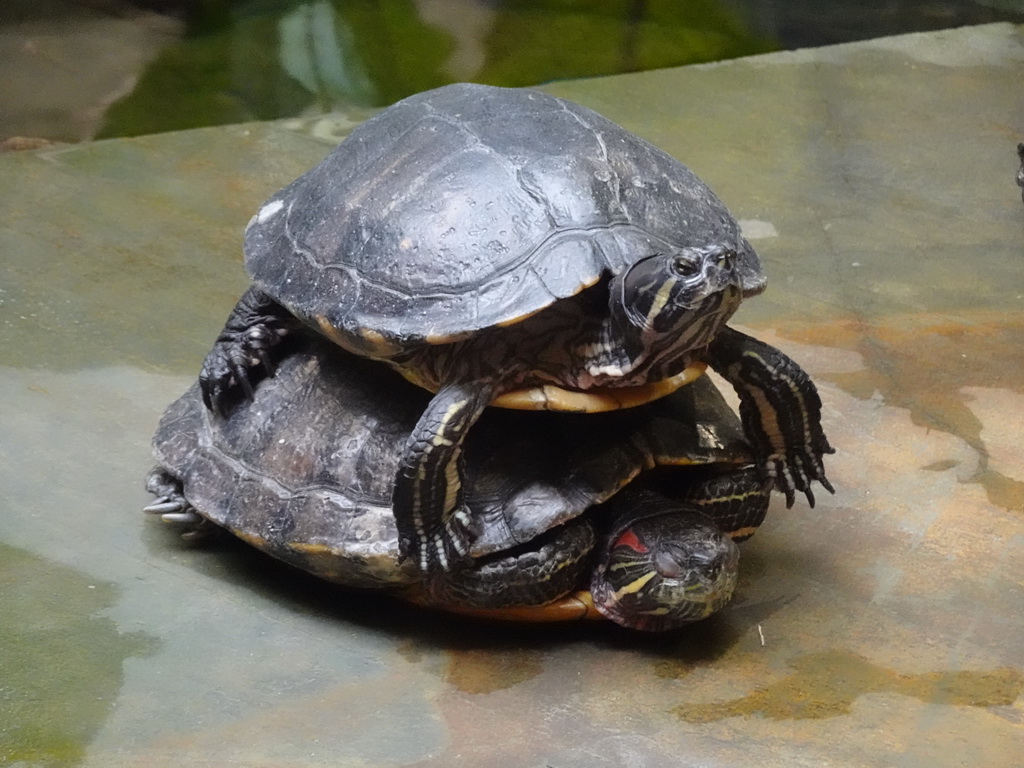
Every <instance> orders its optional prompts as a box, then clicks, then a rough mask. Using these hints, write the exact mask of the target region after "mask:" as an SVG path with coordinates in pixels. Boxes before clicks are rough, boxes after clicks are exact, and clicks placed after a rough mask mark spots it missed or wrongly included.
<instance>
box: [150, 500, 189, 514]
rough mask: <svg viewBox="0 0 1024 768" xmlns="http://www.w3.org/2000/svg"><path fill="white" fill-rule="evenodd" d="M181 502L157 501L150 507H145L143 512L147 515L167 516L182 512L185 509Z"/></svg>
mask: <svg viewBox="0 0 1024 768" xmlns="http://www.w3.org/2000/svg"><path fill="white" fill-rule="evenodd" d="M183 501H184V499H182V500H181V501H171V500H169V499H166V498H164V499H157V500H156V501H154V502H153V503H152V504H150V505H149V506H148V507H143V508H142V511H143V512H145V513H146V514H147V515H166V514H168V513H170V512H180V511H181V510H182V508H183V506H182V502H183Z"/></svg>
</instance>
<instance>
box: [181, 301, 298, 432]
mask: <svg viewBox="0 0 1024 768" xmlns="http://www.w3.org/2000/svg"><path fill="white" fill-rule="evenodd" d="M295 322H296V321H295V319H294V318H293V317H292V315H291V314H290V313H289V312H288V311H287V310H286V309H285V308H284V307H282V306H281V305H280V304H278V303H277V302H275V301H274V300H273V299H271V298H270V297H269V296H267V295H266V294H265V293H263V292H261V291H259V290H258V289H257V288H255V287H253V288H249V290H248V291H246V292H245V293H244V294H242V298H241V299H239V300H238V304H237V305H235V308H234V309H233V310H232V311H231V314H230V315H229V316H228V320H227V322H226V323H225V325H224V330H223V331H221V333H220V335H219V336H218V337H217V341H216V342H214V345H213V349H211V350H210V352H209V354H207V356H206V359H205V360H204V361H203V367H202V370H201V371H200V373H199V388H200V390H201V391H202V393H203V402H204V403H205V404H206V407H207V408H208V409H209V410H211V411H214V412H215V413H218V414H220V415H222V416H223V415H224V414H225V413H226V412H227V410H228V404H229V402H230V401H231V398H232V397H233V396H235V397H237V396H238V395H239V394H244V396H245V397H248V398H250V399H251V398H252V395H253V383H254V381H255V379H256V378H257V376H256V372H257V371H258V373H259V375H264V376H270V375H272V374H273V372H274V363H273V360H272V358H271V355H270V350H271V348H272V347H274V346H275V345H276V344H277V343H278V342H279V341H280V340H281V339H282V338H283V337H284V336H285V335H286V334H287V333H288V331H289V330H290V329H291V327H293V326H294V324H295ZM239 389H240V390H241V393H239V392H238V390H239Z"/></svg>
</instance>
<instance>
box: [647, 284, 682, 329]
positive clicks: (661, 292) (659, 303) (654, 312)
mask: <svg viewBox="0 0 1024 768" xmlns="http://www.w3.org/2000/svg"><path fill="white" fill-rule="evenodd" d="M676 282H677V281H676V279H675V278H672V279H670V280H666V281H665V282H664V283H662V284H661V287H660V288H659V289H658V294H657V295H656V296H655V297H654V302H653V303H652V304H651V311H650V312H648V313H647V317H646V318H645V319H646V320H647V327H648V328H650V327H651V326H653V325H654V318H656V317H657V316H658V315H660V314H661V310H663V309H664V308H665V305H666V304H667V303H668V299H669V296H671V295H672V289H673V288H675V285H676Z"/></svg>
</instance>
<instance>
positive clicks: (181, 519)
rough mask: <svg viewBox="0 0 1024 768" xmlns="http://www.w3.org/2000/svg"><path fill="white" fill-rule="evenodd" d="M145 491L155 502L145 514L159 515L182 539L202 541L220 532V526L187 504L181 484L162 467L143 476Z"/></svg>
mask: <svg viewBox="0 0 1024 768" xmlns="http://www.w3.org/2000/svg"><path fill="white" fill-rule="evenodd" d="M146 490H147V491H149V492H150V493H152V494H153V495H154V496H156V499H155V500H154V501H153V503H151V504H149V505H148V506H146V507H143V509H142V511H143V512H145V513H146V514H147V515H159V516H160V520H161V521H162V522H165V523H168V524H170V525H173V526H176V527H178V528H180V529H181V538H183V539H185V540H186V541H189V542H198V541H204V540H206V539H209V538H211V537H212V536H214V535H216V534H217V533H218V532H219V531H220V528H219V526H217V525H216V524H214V523H212V522H210V521H209V520H207V519H206V518H205V517H203V516H202V515H200V514H199V513H198V512H197V511H196V510H195V508H194V507H193V506H192V505H191V504H189V503H188V500H187V499H186V498H185V495H184V493H183V492H182V486H181V481H180V480H179V479H178V478H176V477H175V476H174V475H172V474H171V473H170V472H168V471H167V470H166V469H164V468H163V467H154V468H153V470H152V471H151V472H150V473H149V475H148V476H147V477H146Z"/></svg>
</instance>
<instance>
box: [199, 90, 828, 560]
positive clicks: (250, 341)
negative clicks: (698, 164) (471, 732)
mask: <svg viewBox="0 0 1024 768" xmlns="http://www.w3.org/2000/svg"><path fill="white" fill-rule="evenodd" d="M245 261H246V267H247V268H248V270H249V272H250V274H251V275H252V278H253V285H252V287H251V288H250V289H249V290H248V291H247V292H246V293H245V294H244V295H243V296H242V298H241V299H240V301H239V303H238V305H237V306H236V307H235V309H234V310H233V312H232V313H231V315H230V317H229V318H228V321H227V323H226V326H225V329H224V331H223V332H222V333H221V335H220V337H219V338H218V340H217V342H216V344H215V346H214V348H213V350H212V351H211V352H210V354H209V355H208V356H207V359H206V361H205V363H204V365H203V370H202V373H201V374H200V383H201V387H202V390H203V394H204V399H205V401H206V403H207V405H208V407H210V408H211V409H214V410H220V411H224V410H225V409H226V408H228V407H230V399H231V397H232V396H237V392H235V390H236V389H237V388H241V390H242V393H243V394H249V395H251V392H252V383H251V381H250V376H251V372H250V369H251V368H252V367H253V366H259V365H262V367H263V368H264V369H266V370H267V371H270V370H272V361H271V357H270V354H269V349H270V348H271V347H272V346H273V344H274V343H275V342H276V340H277V339H278V338H279V337H280V336H281V335H283V334H284V333H285V332H287V330H288V329H289V328H291V327H293V326H294V325H295V323H296V320H298V321H301V322H303V323H305V324H307V325H310V326H312V327H314V328H317V329H319V330H320V331H321V332H322V333H324V334H325V335H326V336H328V337H329V338H331V339H333V340H334V341H335V342H336V343H338V344H339V345H341V346H342V347H344V348H345V349H347V350H349V351H351V352H354V353H356V354H359V355H363V356H367V357H371V358H375V359H379V360H383V361H385V362H387V363H389V364H390V365H392V366H393V367H395V368H397V369H398V370H399V371H401V372H402V374H403V375H404V376H406V378H408V379H410V380H411V381H413V382H415V383H417V384H419V385H421V386H423V387H425V388H427V389H429V390H432V391H434V392H436V393H437V394H436V395H435V397H434V398H433V399H432V400H431V401H430V403H429V405H428V406H427V408H426V410H425V412H424V413H423V415H422V417H421V418H420V420H419V423H418V424H417V426H416V429H414V430H413V432H412V435H411V436H410V438H409V441H408V444H407V447H406V451H405V456H404V459H403V461H402V462H401V468H400V469H399V471H398V473H397V477H396V481H395V491H394V500H393V501H394V510H395V517H396V521H397V523H398V526H399V531H400V535H401V540H402V549H403V553H404V554H406V555H411V556H414V557H415V559H416V560H417V562H418V563H419V565H420V567H421V568H422V569H423V570H424V571H429V570H437V569H440V570H445V569H447V568H448V567H449V565H450V564H451V563H452V562H453V561H454V560H456V559H458V558H460V557H463V556H464V555H465V553H466V551H467V550H468V547H469V543H470V542H469V541H468V536H469V535H468V533H467V527H466V526H467V523H468V516H467V514H466V510H465V508H464V505H463V501H462V489H461V469H460V453H461V449H462V444H463V440H464V438H465V436H466V433H467V431H468V429H469V428H470V427H471V425H472V424H473V423H474V422H475V421H476V419H477V418H478V417H479V415H480V413H481V412H482V410H483V409H484V408H485V407H486V406H487V405H488V404H490V403H492V402H495V401H499V402H502V398H503V396H507V395H508V394H509V393H516V392H523V391H529V392H537V391H540V388H541V387H544V386H545V385H555V388H554V389H553V390H552V389H551V388H548V389H546V390H544V392H545V394H544V395H542V396H541V397H539V398H536V399H539V400H540V401H541V403H542V404H541V406H540V407H548V408H555V409H559V408H563V409H564V408H571V409H580V410H596V409H600V408H606V407H608V403H609V400H610V401H611V402H612V403H613V404H615V403H618V404H633V403H636V402H641V401H643V399H644V398H650V397H655V396H658V395H660V394H663V393H664V392H665V391H666V385H665V382H666V381H669V382H674V383H675V384H677V383H679V382H681V381H684V380H686V379H687V378H688V377H691V376H692V375H693V374H694V372H698V373H699V371H700V370H702V366H703V365H704V364H705V363H708V364H710V365H712V367H714V368H715V369H716V370H718V371H719V372H720V373H722V375H723V376H725V378H726V379H728V380H729V381H730V383H732V384H733V386H734V387H735V388H736V389H737V391H738V392H739V394H740V397H741V416H742V418H743V423H744V428H745V431H746V433H747V437H748V440H749V441H750V442H751V444H752V447H753V449H754V451H755V455H756V456H757V458H758V459H759V462H760V464H761V466H762V469H763V472H764V474H765V476H766V478H772V479H773V480H774V481H775V484H776V487H777V488H779V489H780V490H782V491H784V492H785V493H786V495H787V498H788V500H789V501H790V503H792V499H793V494H794V491H795V490H798V491H803V492H805V493H807V496H808V498H809V499H810V500H811V501H812V503H813V497H812V496H811V493H810V483H811V482H812V481H814V480H818V481H819V482H821V483H822V484H823V485H824V486H825V487H826V488H830V486H829V485H828V481H827V480H826V479H825V474H824V469H823V466H822V462H821V458H822V454H823V453H825V452H830V451H831V448H830V447H829V445H828V441H827V440H826V438H825V435H824V433H823V432H822V430H821V425H820V400H819V399H818V396H817V392H816V390H815V388H814V385H813V384H812V383H811V382H810V380H809V379H808V378H807V376H806V374H804V372H803V371H802V370H801V369H800V368H799V366H797V365H796V363H794V362H793V361H792V360H790V359H789V358H787V357H785V356H784V355H782V353H781V352H778V350H774V349H772V348H771V347H769V346H767V345H765V344H762V343H761V342H758V341H756V340H754V339H751V338H750V337H747V336H744V335H743V334H740V333H738V332H736V331H733V330H731V329H728V328H726V326H725V323H726V321H727V320H728V318H729V317H730V316H731V315H732V313H733V312H734V311H735V310H736V308H737V306H738V305H739V302H740V300H741V299H742V298H743V297H746V296H750V295H754V294H757V293H759V292H760V291H762V290H763V289H764V286H765V277H764V274H763V272H762V270H761V266H760V262H759V260H758V257H757V254H756V253H755V252H754V250H753V248H752V247H751V246H750V244H749V243H748V242H747V241H746V240H745V239H744V238H743V236H742V234H741V233H740V228H739V225H738V224H737V222H736V221H735V220H734V219H733V217H732V216H731V215H730V214H729V212H728V211H727V210H726V208H725V206H724V205H723V204H722V202H721V201H720V200H719V199H718V198H717V197H716V196H715V195H714V193H712V192H711V190H710V189H708V187H707V186H706V185H705V184H704V183H703V182H701V181H700V179H698V178H697V177H696V176H695V175H694V174H693V173H692V172H691V171H690V170H689V169H687V168H686V167H685V166H683V165H682V164H681V163H679V162H678V161H676V160H675V159H673V158H672V157H670V156H669V155H667V154H665V153H664V152H662V151H660V150H658V149H657V148H655V147H654V146H652V145H651V144H649V143H647V142H646V141H644V140H642V139H640V138H638V137H636V136H634V135H632V134H630V133H629V132H627V131H625V130H624V129H622V128H620V127H619V126H617V125H615V124H614V123H612V122H610V121H608V120H607V119H605V118H603V117H601V116H600V115H598V114H596V113H594V112H592V111H591V110H589V109H586V108H584V107H581V106H578V105H576V104H573V103H571V102H567V101H564V100H562V99H558V98H555V97H553V96H549V95H546V94H543V93H538V92H536V91H530V90H519V89H504V88H493V87H488V86H482V85H472V84H457V85H451V86H446V87H444V88H440V89H437V90H434V91H429V92H426V93H421V94H418V95H416V96H413V97H410V98H408V99H405V100H404V101H401V102H399V103H397V104H395V105H394V106H392V107H390V108H388V109H386V110H385V111H383V112H382V113H380V114H379V115H377V116H376V117H374V118H373V119H371V120H368V121H367V122H366V123H364V124H362V125H361V126H359V127H358V128H356V129H355V130H354V131H353V132H352V134H351V135H350V136H349V137H348V138H347V139H346V140H345V141H344V142H343V143H342V144H341V145H340V146H338V147H337V148H336V149H335V150H334V151H333V152H332V153H331V154H330V155H329V156H328V157H327V158H326V159H324V161H323V162H321V163H320V165H318V166H316V167H315V168H313V169H312V170H310V171H309V172H307V173H306V174H304V175H303V176H301V177H300V178H299V179H297V180H296V181H294V182H293V183H292V184H290V185H288V186H287V187H285V188H284V189H282V190H281V191H280V192H278V193H277V194H275V195H274V196H273V197H271V198H270V199H269V200H268V201H267V202H266V203H264V204H263V206H262V207H261V208H260V209H259V211H258V212H257V214H256V215H255V216H254V217H253V219H252V220H251V221H250V223H249V225H248V227H247V229H246V233H245ZM669 388H670V387H669ZM565 390H572V391H575V392H576V393H584V394H583V396H582V397H578V396H577V397H576V398H575V399H573V398H572V397H570V396H569V395H567V394H566V395H565V397H564V398H563V397H562V395H563V394H565ZM233 392H234V393H235V394H234V395H233ZM552 392H554V393H555V394H554V395H552V394H551V393H552ZM609 393H611V397H610V398H609V397H608V395H609ZM615 393H625V394H624V395H623V396H622V397H618V396H617V395H616V394H615ZM505 402H507V397H506V398H505ZM581 403H582V404H581ZM503 404H504V402H503Z"/></svg>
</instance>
